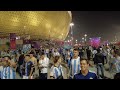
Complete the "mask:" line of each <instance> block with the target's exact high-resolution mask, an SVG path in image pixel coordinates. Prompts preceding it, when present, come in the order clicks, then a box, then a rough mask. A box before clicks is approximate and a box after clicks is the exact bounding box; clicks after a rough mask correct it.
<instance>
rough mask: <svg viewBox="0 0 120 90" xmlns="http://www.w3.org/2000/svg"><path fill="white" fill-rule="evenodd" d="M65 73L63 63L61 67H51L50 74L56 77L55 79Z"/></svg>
mask: <svg viewBox="0 0 120 90" xmlns="http://www.w3.org/2000/svg"><path fill="white" fill-rule="evenodd" d="M63 74H64V73H63V70H62V66H61V65H60V66H59V67H55V66H52V67H51V70H50V76H52V77H54V78H55V79H57V78H58V77H59V76H61V75H62V76H63Z"/></svg>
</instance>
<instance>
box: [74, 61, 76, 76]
mask: <svg viewBox="0 0 120 90" xmlns="http://www.w3.org/2000/svg"><path fill="white" fill-rule="evenodd" d="M73 69H74V72H73V74H75V73H76V60H74V68H73Z"/></svg>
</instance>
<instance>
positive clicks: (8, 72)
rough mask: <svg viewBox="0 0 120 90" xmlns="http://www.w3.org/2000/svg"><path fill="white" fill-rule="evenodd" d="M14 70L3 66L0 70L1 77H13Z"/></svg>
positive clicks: (14, 76)
mask: <svg viewBox="0 0 120 90" xmlns="http://www.w3.org/2000/svg"><path fill="white" fill-rule="evenodd" d="M15 78H16V71H15V70H14V69H13V68H11V67H9V66H8V67H3V71H2V72H1V79H15Z"/></svg>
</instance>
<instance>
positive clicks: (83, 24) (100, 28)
mask: <svg viewBox="0 0 120 90" xmlns="http://www.w3.org/2000/svg"><path fill="white" fill-rule="evenodd" d="M72 17H73V23H74V24H75V25H74V26H73V30H74V33H73V34H74V38H75V39H78V40H81V38H82V37H84V34H87V35H88V38H92V37H101V39H102V41H106V40H109V41H110V42H111V41H113V40H115V36H117V37H116V38H117V39H118V40H120V11H72Z"/></svg>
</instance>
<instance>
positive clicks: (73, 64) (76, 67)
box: [70, 57, 80, 78]
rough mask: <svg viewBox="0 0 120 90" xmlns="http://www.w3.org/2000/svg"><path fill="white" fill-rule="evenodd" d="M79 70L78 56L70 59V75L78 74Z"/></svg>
mask: <svg viewBox="0 0 120 90" xmlns="http://www.w3.org/2000/svg"><path fill="white" fill-rule="evenodd" d="M79 72H80V57H78V58H77V59H72V60H71V65H70V77H72V78H73V77H74V75H75V74H78V73H79Z"/></svg>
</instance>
